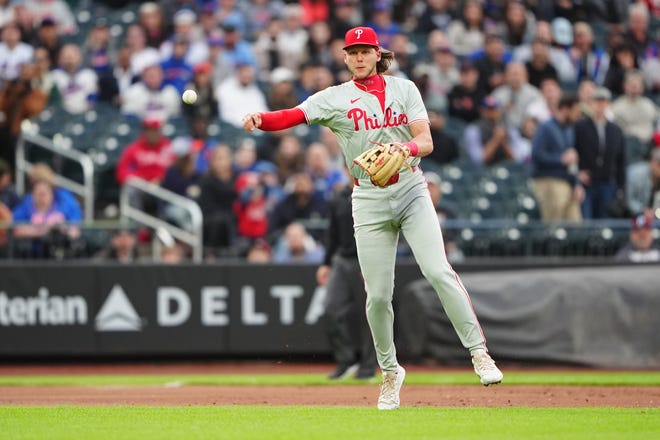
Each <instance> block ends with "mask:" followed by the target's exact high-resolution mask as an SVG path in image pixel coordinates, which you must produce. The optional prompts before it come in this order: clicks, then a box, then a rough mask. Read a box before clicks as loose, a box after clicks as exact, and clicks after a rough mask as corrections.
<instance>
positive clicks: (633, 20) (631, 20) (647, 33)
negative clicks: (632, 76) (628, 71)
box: [624, 3, 658, 65]
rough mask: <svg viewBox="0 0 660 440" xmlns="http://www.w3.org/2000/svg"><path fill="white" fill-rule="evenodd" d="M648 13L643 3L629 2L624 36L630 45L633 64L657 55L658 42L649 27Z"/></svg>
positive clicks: (638, 63)
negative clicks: (633, 59)
mask: <svg viewBox="0 0 660 440" xmlns="http://www.w3.org/2000/svg"><path fill="white" fill-rule="evenodd" d="M649 15H650V14H649V10H648V8H647V7H646V6H645V5H644V4H641V3H631V4H630V6H629V8H628V26H627V30H626V32H625V34H624V38H625V40H626V43H628V44H629V45H630V46H631V47H632V50H633V53H634V58H635V60H636V63H635V65H640V64H642V63H643V62H644V61H645V60H646V59H649V58H655V57H657V55H658V43H657V41H656V40H655V39H654V38H653V31H652V30H651V29H650V28H649V24H650V16H649Z"/></svg>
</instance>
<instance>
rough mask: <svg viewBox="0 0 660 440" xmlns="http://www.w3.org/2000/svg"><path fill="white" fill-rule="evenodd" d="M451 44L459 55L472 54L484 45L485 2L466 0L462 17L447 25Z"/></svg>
mask: <svg viewBox="0 0 660 440" xmlns="http://www.w3.org/2000/svg"><path fill="white" fill-rule="evenodd" d="M447 39H448V40H449V46H450V47H451V48H452V50H453V51H454V53H455V54H456V55H457V56H459V57H466V56H470V55H471V54H473V53H474V52H476V51H477V50H480V49H481V48H482V47H484V43H485V21H484V11H483V4H482V3H481V2H480V1H478V0H466V1H465V2H464V3H463V9H462V11H461V14H460V18H457V19H454V20H452V22H451V23H449V26H448V27H447Z"/></svg>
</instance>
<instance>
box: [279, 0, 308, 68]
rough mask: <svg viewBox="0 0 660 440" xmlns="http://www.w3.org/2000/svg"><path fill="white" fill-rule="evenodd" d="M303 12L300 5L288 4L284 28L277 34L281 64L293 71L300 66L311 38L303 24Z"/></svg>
mask: <svg viewBox="0 0 660 440" xmlns="http://www.w3.org/2000/svg"><path fill="white" fill-rule="evenodd" d="M302 13H303V11H302V8H301V6H300V5H298V4H295V3H291V4H288V5H286V6H285V7H284V12H283V15H282V29H281V31H280V33H279V35H278V36H277V50H278V52H279V57H280V63H281V64H280V65H281V66H283V67H287V68H288V69H290V70H292V71H293V72H295V71H297V70H298V68H299V67H300V64H301V63H302V61H303V59H304V57H305V52H306V48H307V41H308V40H309V34H308V32H307V30H306V29H305V27H304V26H303V21H302V19H303V16H302Z"/></svg>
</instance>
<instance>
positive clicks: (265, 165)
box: [253, 160, 277, 174]
mask: <svg viewBox="0 0 660 440" xmlns="http://www.w3.org/2000/svg"><path fill="white" fill-rule="evenodd" d="M253 170H254V172H255V173H259V174H272V173H277V166H276V165H275V164H274V163H273V162H270V161H268V160H260V161H259V162H257V163H256V164H254V167H253Z"/></svg>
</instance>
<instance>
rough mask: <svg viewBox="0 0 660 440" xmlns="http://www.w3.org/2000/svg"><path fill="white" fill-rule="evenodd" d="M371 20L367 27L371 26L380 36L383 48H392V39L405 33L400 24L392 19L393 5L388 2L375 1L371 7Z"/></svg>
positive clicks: (382, 0) (384, 0) (385, 0)
mask: <svg viewBox="0 0 660 440" xmlns="http://www.w3.org/2000/svg"><path fill="white" fill-rule="evenodd" d="M370 12H371V19H370V20H368V21H367V23H366V24H365V26H369V27H370V28H372V29H373V30H374V31H376V35H378V38H379V41H380V44H381V45H382V46H383V47H391V46H392V45H391V42H392V38H393V37H394V35H396V34H400V33H402V32H403V29H402V27H401V25H400V24H399V23H397V22H396V21H394V19H393V17H392V3H391V2H389V1H387V0H374V1H373V2H372V7H371V11H370Z"/></svg>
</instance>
